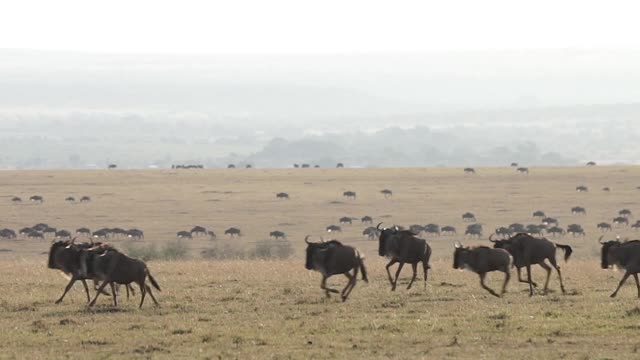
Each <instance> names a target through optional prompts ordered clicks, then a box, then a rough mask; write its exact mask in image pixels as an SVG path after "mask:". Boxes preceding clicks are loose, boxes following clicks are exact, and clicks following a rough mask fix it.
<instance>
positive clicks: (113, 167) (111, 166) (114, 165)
mask: <svg viewBox="0 0 640 360" xmlns="http://www.w3.org/2000/svg"><path fill="white" fill-rule="evenodd" d="M117 167H118V165H116V164H109V166H108V168H109V169H115V168H117Z"/></svg>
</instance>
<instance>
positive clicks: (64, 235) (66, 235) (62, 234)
mask: <svg viewBox="0 0 640 360" xmlns="http://www.w3.org/2000/svg"><path fill="white" fill-rule="evenodd" d="M56 238H57V239H69V240H71V233H70V232H68V231H67V230H58V231H56Z"/></svg>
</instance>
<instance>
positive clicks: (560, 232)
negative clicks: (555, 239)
mask: <svg viewBox="0 0 640 360" xmlns="http://www.w3.org/2000/svg"><path fill="white" fill-rule="evenodd" d="M546 232H547V234H551V236H558V235H564V233H565V231H564V229H563V228H561V227H558V226H553V227H550V228H548V229H547V230H546Z"/></svg>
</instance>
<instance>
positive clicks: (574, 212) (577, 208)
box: [571, 206, 587, 215]
mask: <svg viewBox="0 0 640 360" xmlns="http://www.w3.org/2000/svg"><path fill="white" fill-rule="evenodd" d="M571 214H572V215H587V210H586V209H585V208H583V207H582V206H574V207H572V208H571Z"/></svg>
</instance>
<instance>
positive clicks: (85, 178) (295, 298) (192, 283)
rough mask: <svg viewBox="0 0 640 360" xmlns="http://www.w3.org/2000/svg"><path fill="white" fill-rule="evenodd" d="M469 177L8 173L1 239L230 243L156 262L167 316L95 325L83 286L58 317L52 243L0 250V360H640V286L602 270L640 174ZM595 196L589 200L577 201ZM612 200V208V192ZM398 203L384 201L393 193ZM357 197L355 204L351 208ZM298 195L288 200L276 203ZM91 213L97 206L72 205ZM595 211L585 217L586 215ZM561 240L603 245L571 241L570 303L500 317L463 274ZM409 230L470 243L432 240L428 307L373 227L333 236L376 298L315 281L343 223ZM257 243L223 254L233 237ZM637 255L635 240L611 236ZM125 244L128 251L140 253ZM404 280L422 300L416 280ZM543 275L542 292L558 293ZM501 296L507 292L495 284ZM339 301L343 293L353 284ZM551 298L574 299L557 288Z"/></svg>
mask: <svg viewBox="0 0 640 360" xmlns="http://www.w3.org/2000/svg"><path fill="white" fill-rule="evenodd" d="M530 170H531V173H530V175H528V176H527V175H519V174H516V173H515V170H513V169H511V168H481V169H477V171H478V173H477V175H464V174H463V173H462V170H461V169H288V170H262V169H235V170H182V171H180V170H175V171H170V170H155V171H120V170H115V171H6V172H0V184H1V185H2V186H1V187H0V196H2V198H0V227H9V228H13V229H18V228H21V227H24V226H30V225H34V224H35V223H37V222H45V223H48V224H49V225H51V226H55V227H57V228H66V229H69V230H74V229H75V228H78V227H81V226H87V227H90V228H91V229H97V228H99V227H116V226H118V227H124V228H131V227H138V228H141V229H143V230H144V231H145V240H143V241H142V242H141V243H143V244H149V243H158V244H162V243H164V242H167V241H169V240H173V239H174V238H175V232H176V231H179V230H187V229H189V228H191V227H192V226H194V225H203V226H206V227H209V228H212V229H214V231H215V232H216V233H217V234H218V240H215V241H211V240H208V239H205V238H200V239H194V240H192V241H189V242H188V247H189V257H190V259H188V260H180V261H149V262H148V265H149V268H150V269H151V272H152V273H153V274H154V276H155V277H156V279H158V281H159V283H160V285H161V287H162V289H163V291H162V292H156V296H157V298H158V300H159V301H160V303H161V307H159V308H155V307H153V306H152V305H151V303H150V302H149V303H146V304H145V306H144V307H143V308H142V310H138V309H137V302H138V301H139V295H136V297H135V298H134V299H132V300H129V301H126V300H125V299H121V304H120V306H119V307H118V308H114V307H113V306H112V305H111V303H110V299H109V298H107V297H103V298H101V299H100V300H98V303H99V305H98V306H97V307H96V308H95V309H91V310H87V309H86V307H85V303H84V300H85V298H84V294H83V291H82V288H81V286H79V285H78V286H77V287H76V288H74V290H73V291H72V292H70V293H69V295H68V297H67V298H66V299H65V302H64V303H63V304H60V305H55V304H53V301H54V300H55V299H56V298H57V297H58V296H59V294H60V293H61V292H62V290H63V287H64V284H65V279H63V278H62V277H60V275H59V274H58V273H56V272H55V271H52V270H49V269H47V268H46V264H45V262H46V255H45V252H46V251H47V250H48V244H49V242H48V241H41V240H40V241H38V240H24V239H19V240H10V241H9V240H0V249H1V250H2V251H0V274H2V276H0V290H1V291H0V312H1V313H2V317H0V328H1V329H3V333H2V335H1V336H0V342H1V343H2V352H0V358H65V357H71V358H87V357H93V358H131V357H152V358H175V357H185V358H225V359H226V358H238V359H247V358H277V359H286V358H304V359H306V358H367V359H375V358H406V359H415V358H429V359H438V358H463V359H500V358H517V359H527V358H531V359H534V358H536V359H537V358H554V359H555V358H570V359H573V358H576V359H618V358H620V359H621V358H625V359H628V358H635V357H638V356H640V355H638V353H637V352H638V351H639V348H640V339H639V338H638V336H637V334H638V331H639V330H640V302H639V300H638V299H637V298H636V290H635V285H634V284H633V281H629V283H628V284H627V286H625V288H624V289H623V290H622V291H621V292H620V293H619V295H618V298H616V299H610V298H609V297H608V295H609V293H610V292H611V291H612V290H613V289H614V287H615V285H616V284H617V281H618V280H619V277H620V276H621V273H617V272H613V271H605V270H601V269H600V268H599V262H598V251H599V246H598V244H597V242H596V240H597V238H598V237H599V236H600V232H599V231H598V230H597V229H596V224H597V223H598V222H600V221H607V222H611V219H612V218H613V217H614V216H616V215H617V212H618V210H620V209H622V208H628V209H630V210H632V211H633V212H634V214H640V206H639V204H640V203H639V202H638V201H637V199H638V195H640V191H639V190H638V189H637V188H636V187H637V186H640V168H637V167H590V168H587V167H584V168H583V167H580V168H531V169H530ZM582 184H584V185H587V186H588V187H589V189H590V191H589V192H587V193H576V192H575V187H576V186H578V185H582ZM605 186H608V187H610V188H611V191H610V192H604V191H601V188H602V187H605ZM384 188H389V189H391V190H393V192H394V195H393V197H392V198H390V199H385V198H384V197H383V196H382V195H381V194H380V193H379V191H380V190H382V189H384ZM346 190H353V191H356V192H357V193H358V197H357V199H356V200H347V199H344V198H343V197H342V192H343V191H346ZM280 191H285V192H288V193H289V194H290V196H291V199H290V200H278V199H276V197H275V194H276V193H277V192H280ZM33 194H40V195H43V196H44V197H45V202H44V203H43V204H41V205H37V204H29V203H24V204H21V205H14V204H12V203H11V201H10V197H11V196H14V195H17V196H21V197H22V198H23V199H25V200H26V198H28V197H29V196H30V195H33ZM70 195H71V196H75V197H76V198H79V197H80V196H82V195H89V196H91V197H92V199H93V201H92V202H90V203H88V204H68V203H65V201H64V198H65V197H67V196H70ZM572 206H583V207H585V208H586V209H587V215H586V216H573V215H571V212H570V208H571V207H572ZM538 209H541V210H544V211H545V212H546V213H547V214H548V215H551V216H554V217H557V218H558V219H559V220H560V223H561V225H563V226H566V225H567V224H569V223H578V224H581V225H582V226H583V227H584V228H585V230H586V232H587V236H586V237H584V238H582V237H576V238H574V237H571V236H565V237H559V238H557V242H561V243H567V244H570V245H571V246H573V247H574V250H575V252H574V255H573V257H572V259H571V260H570V261H569V262H568V263H562V264H561V266H562V267H563V275H564V276H565V284H566V285H567V288H568V294H567V295H561V294H560V293H559V292H557V291H556V292H552V293H551V294H549V295H547V296H534V297H533V298H529V297H528V296H527V292H526V286H524V284H518V283H516V282H515V281H514V282H511V284H510V286H509V292H508V293H507V294H506V296H505V297H504V298H502V299H497V298H494V297H492V296H490V295H489V294H488V293H486V292H485V291H484V290H482V289H481V288H480V287H479V284H478V278H477V276H476V275H475V274H471V273H468V272H459V271H456V270H453V269H451V263H452V261H451V254H452V248H453V243H454V241H456V240H460V241H463V242H464V243H465V244H487V243H488V242H487V240H486V235H488V234H489V232H490V231H491V229H493V228H495V227H497V226H500V225H508V224H510V223H512V222H521V223H525V224H527V223H536V221H534V220H533V219H532V218H531V213H532V212H533V211H534V210H538ZM466 211H471V212H473V213H475V215H476V217H477V218H478V222H479V223H482V224H483V225H484V227H485V229H486V235H485V237H484V238H482V239H468V238H467V239H465V238H464V236H462V235H461V233H462V232H463V230H464V225H465V223H463V222H462V219H461V214H462V213H463V212H466ZM363 215H370V216H372V217H373V218H374V221H376V220H377V221H384V222H385V223H386V224H393V223H395V224H402V225H409V224H413V223H418V224H426V223H430V222H435V223H439V224H440V225H453V226H455V227H456V228H458V231H459V233H460V235H457V236H440V237H430V238H428V241H429V243H430V244H431V245H432V247H433V254H434V255H433V258H432V268H433V270H432V271H431V273H430V278H429V282H428V286H427V290H426V291H424V290H423V288H422V283H421V281H420V282H419V283H418V286H415V287H414V288H413V289H411V290H409V291H407V290H405V289H404V288H402V287H399V289H398V291H396V292H393V293H392V292H391V291H390V290H389V285H388V283H387V280H386V275H385V273H384V259H381V258H379V257H378V256H377V253H376V242H372V241H369V240H366V239H365V238H364V237H363V236H362V235H361V232H362V230H363V228H364V226H363V225H361V224H359V221H354V224H353V225H351V226H349V225H346V226H343V233H342V234H337V235H334V236H335V237H336V238H338V239H339V240H341V241H344V242H345V243H348V244H351V245H354V246H356V247H358V248H359V249H360V250H361V251H362V252H363V253H364V254H365V255H366V256H367V260H366V264H367V267H368V270H369V273H370V280H371V281H370V283H369V284H365V283H364V282H362V281H359V282H358V285H357V286H356V288H355V290H354V291H353V293H352V294H351V297H350V298H349V300H348V301H347V302H346V303H341V302H339V301H338V299H337V298H332V299H330V300H326V299H324V297H323V294H322V293H321V291H320V289H319V281H320V277H319V274H317V273H313V272H308V271H306V270H305V269H304V267H303V262H304V260H303V251H304V243H303V238H304V235H305V234H313V235H324V236H325V237H328V235H326V233H325V232H324V227H325V226H327V225H330V224H337V222H338V218H339V217H342V216H352V217H357V218H358V219H359V218H360V217H361V216H363ZM631 220H632V221H633V222H635V218H632V219H631ZM229 226H236V227H239V228H241V229H242V231H243V233H244V235H243V236H242V237H240V238H239V239H225V238H224V236H223V235H222V233H223V231H224V229H225V228H227V227H229ZM276 229H279V230H282V231H284V232H286V233H287V235H288V237H289V241H291V242H292V244H293V246H294V249H295V254H294V256H293V257H292V258H291V259H288V260H277V261H262V260H227V261H211V260H203V259H202V258H201V256H200V253H201V251H202V250H206V249H209V248H211V247H213V246H216V245H218V244H220V243H226V244H233V246H238V247H244V248H246V249H250V248H251V247H252V246H253V244H254V243H255V242H256V241H258V240H261V239H266V238H267V237H268V233H269V232H270V231H272V230H276ZM614 234H620V235H621V236H623V237H626V236H629V237H634V236H636V235H637V234H634V232H633V231H631V230H630V229H629V228H626V227H615V228H614V231H613V233H612V235H609V236H613V235H614ZM125 242H126V241H125V240H115V241H114V243H115V244H116V246H122V247H125V246H126V244H125ZM404 271H405V272H404V273H403V276H402V279H403V281H404V282H403V283H402V284H406V282H407V280H408V277H409V272H410V270H409V269H405V270H404ZM542 275H543V272H542V271H541V269H535V270H534V278H535V279H536V280H540V281H541V280H542ZM489 278H490V280H489V285H490V286H492V287H494V288H498V286H499V284H500V282H501V278H502V276H501V275H500V274H491V275H490V276H489ZM330 284H332V285H333V286H336V287H341V286H344V284H345V281H344V279H343V278H341V277H336V278H332V279H331V280H330ZM551 289H553V290H558V283H557V278H556V277H555V275H554V276H553V277H552V280H551Z"/></svg>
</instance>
